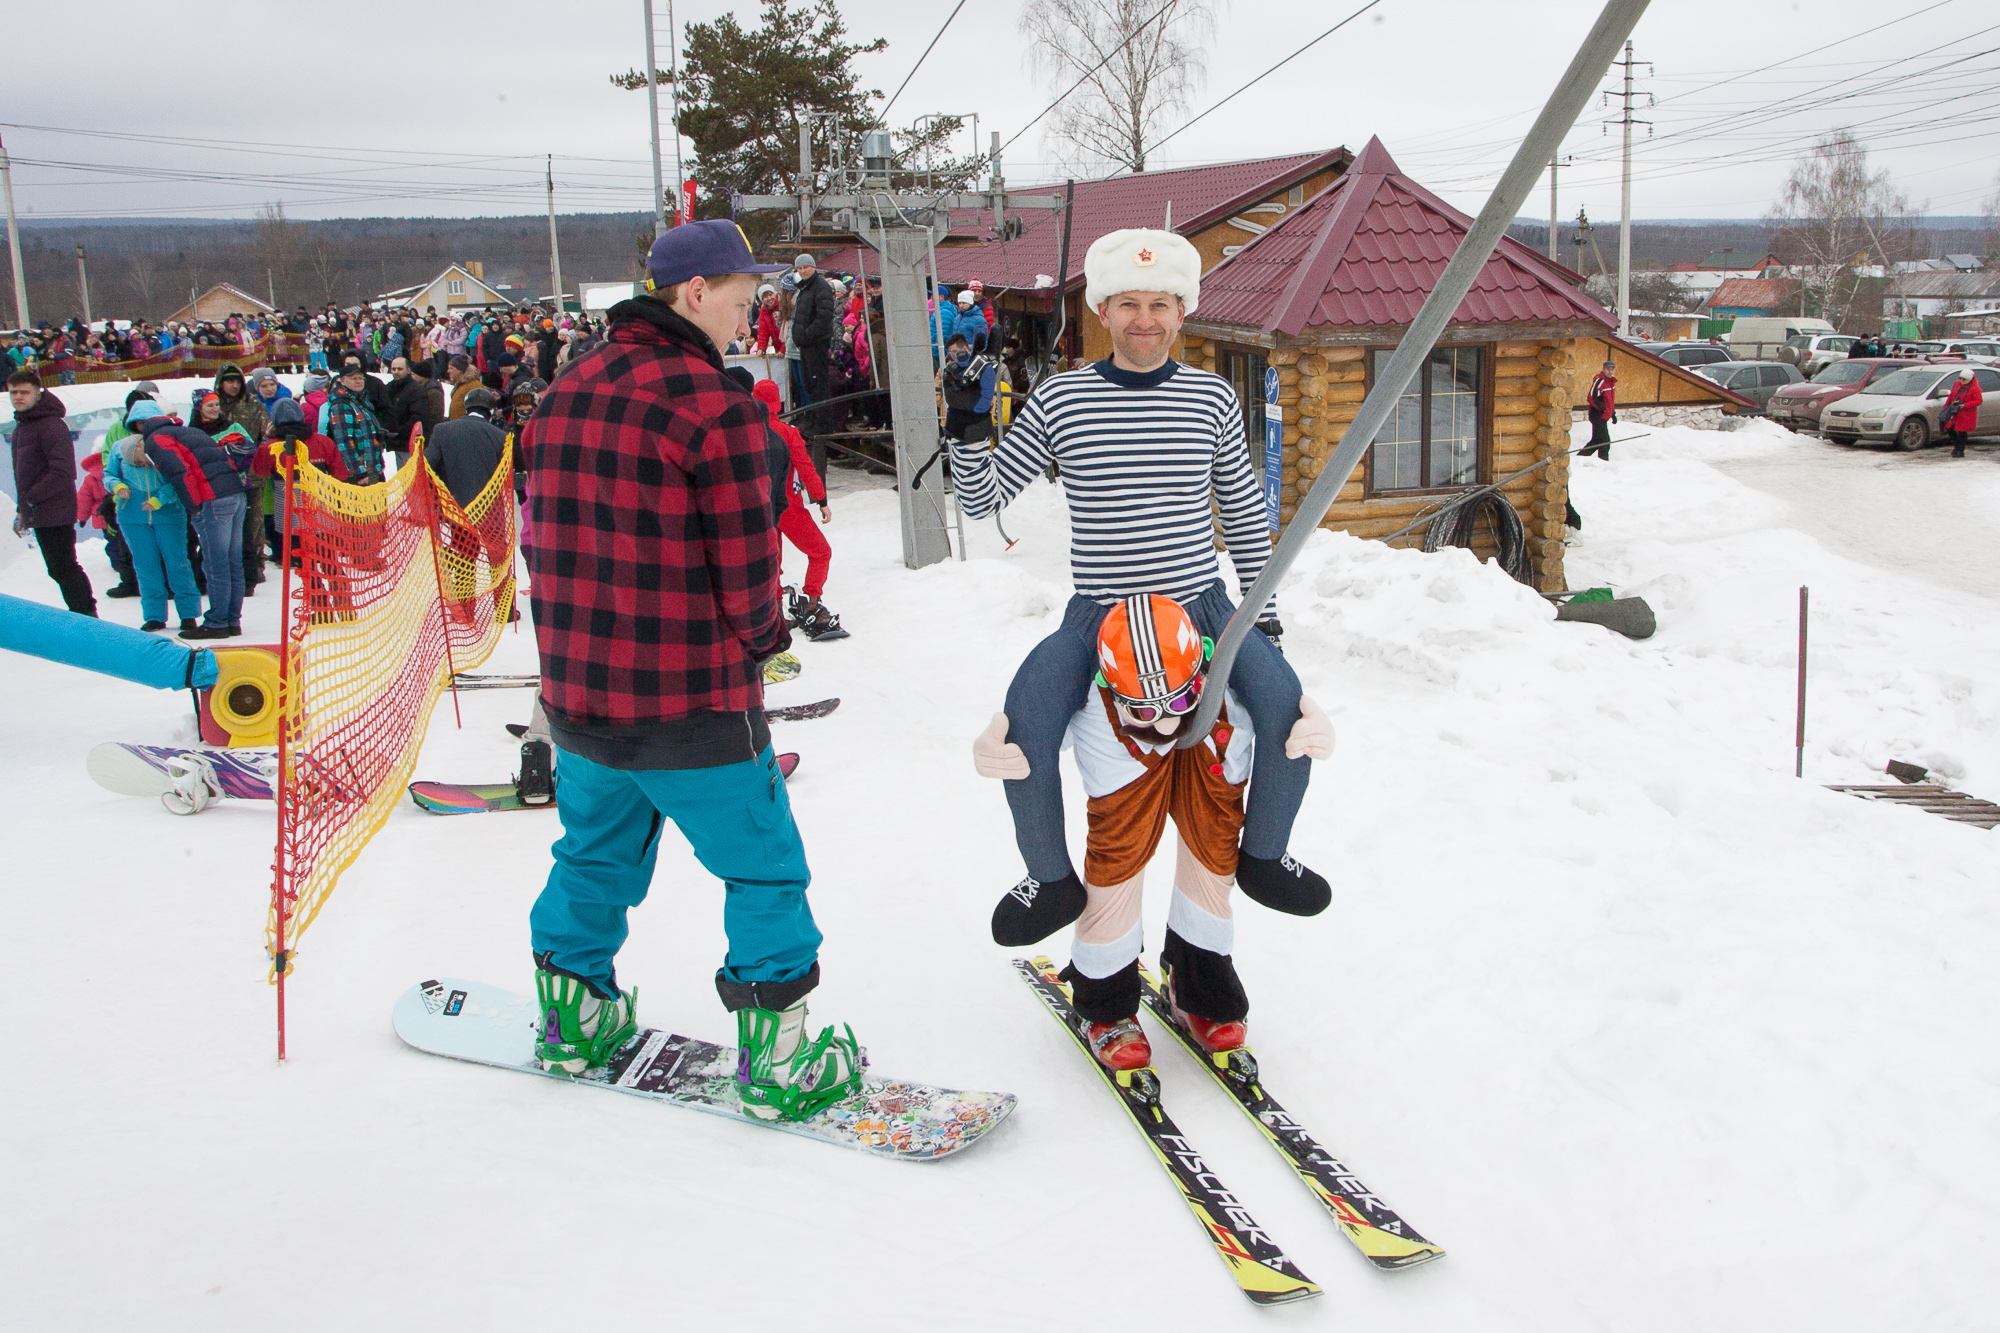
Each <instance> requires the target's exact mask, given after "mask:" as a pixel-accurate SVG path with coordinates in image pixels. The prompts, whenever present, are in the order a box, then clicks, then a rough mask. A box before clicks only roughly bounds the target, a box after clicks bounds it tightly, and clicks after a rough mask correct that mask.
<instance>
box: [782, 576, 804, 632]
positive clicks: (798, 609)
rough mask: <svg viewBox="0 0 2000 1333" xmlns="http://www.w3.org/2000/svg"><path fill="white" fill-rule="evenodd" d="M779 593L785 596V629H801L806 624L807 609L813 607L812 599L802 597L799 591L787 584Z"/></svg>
mask: <svg viewBox="0 0 2000 1333" xmlns="http://www.w3.org/2000/svg"><path fill="white" fill-rule="evenodd" d="M778 591H780V592H782V593H783V594H784V595H785V628H786V629H797V628H799V626H800V625H802V624H804V623H805V618H806V608H807V607H808V606H809V605H811V599H810V598H807V597H801V596H800V595H799V590H798V589H797V588H794V587H792V586H791V585H790V584H786V585H785V586H784V587H783V588H780V589H779V590H778Z"/></svg>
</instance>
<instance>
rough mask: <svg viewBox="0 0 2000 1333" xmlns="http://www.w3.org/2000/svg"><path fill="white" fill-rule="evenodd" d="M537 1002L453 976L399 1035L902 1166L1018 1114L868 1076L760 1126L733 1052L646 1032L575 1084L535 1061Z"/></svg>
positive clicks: (955, 1147) (399, 1016) (406, 1014)
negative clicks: (827, 1102)
mask: <svg viewBox="0 0 2000 1333" xmlns="http://www.w3.org/2000/svg"><path fill="white" fill-rule="evenodd" d="M536 1017H537V1015H536V1013H535V1001H534V998H533V997H532V996H527V995H515V994H511V993H510V992H508V991H505V990H502V989H500V988H499V987H497V986H487V985H482V984H481V983H479V982H477V981H460V980H456V979H453V978H450V977H446V978H442V979H439V980H435V981H426V982H423V983H422V984H420V985H416V986H412V987H411V988H410V989H409V990H408V991H406V992H404V994H403V997H402V998H401V999H399V1000H397V1001H396V1009H395V1015H394V1020H395V1024H396V1035H397V1036H398V1037H401V1038H402V1039H403V1040H404V1041H405V1042H407V1043H408V1044H410V1045H411V1046H414V1047H416V1048H417V1049H418V1050H420V1051H424V1052H427V1053H429V1054H431V1055H442V1056H445V1057H447V1058H449V1059H453V1060H467V1061H470V1062H472V1063H474V1064H482V1065H493V1066H495V1067H497V1068H500V1069H513V1070H518V1071H520V1072H521V1073H524V1074H535V1075H539V1076H540V1077H543V1078H559V1079H567V1080H569V1081H570V1082H573V1083H578V1084H581V1085H584V1086H586V1087H599V1088H609V1089H610V1090H612V1091H613V1092H623V1093H629V1094H631V1095H632V1096H635V1097H645V1098H648V1099H649V1100H652V1101H656V1102H665V1103H667V1104H668V1105H670V1106H685V1107H687V1108H689V1109H690V1110H695V1111H706V1112H708V1113H710V1114H712V1115H723V1116H728V1117H730V1118H731V1119H734V1120H741V1121H743V1122H744V1123H745V1124H750V1125H756V1126H759V1127H760V1128H765V1129H775V1130H778V1131H780V1132H782V1133H786V1134H796V1135H799V1136H800V1137H802V1138H808V1139H818V1140H819V1141H820V1142H822V1143H832V1144H837V1145H839V1146H841V1147H845V1148H854V1149H858V1150H859V1151H861V1152H865V1153H869V1154H872V1155H874V1156H877V1157H890V1158H894V1159H896V1160H897V1161H904V1162H934V1161H937V1160H938V1159H940V1158H944V1157H949V1156H951V1155H952V1154H953V1153H956V1152H962V1151H964V1150H965V1149H967V1148H969V1147H971V1146H972V1145H973V1144H975V1143H977V1142H978V1141H979V1140H980V1139H981V1138H983V1137H985V1136H986V1135H987V1134H988V1133H989V1132H991V1131H992V1129H993V1127H994V1126H996V1125H998V1124H999V1123H1000V1122H1001V1121H1003V1120H1005V1119H1006V1118H1007V1117H1008V1115H1009V1114H1010V1113H1012V1111H1013V1110H1014V1095H1013V1094H1012V1093H1010V1092H961V1091H958V1090H956V1089H953V1088H939V1087H933V1086H932V1085H930V1084H927V1083H910V1082H906V1081H904V1080H902V1079H892V1078H883V1077H881V1076H879V1075H877V1074H875V1073H874V1072H872V1071H867V1072H864V1073H863V1075H862V1082H861V1087H860V1089H859V1090H858V1091H857V1092H855V1094H854V1095H853V1096H851V1097H849V1098H847V1099H846V1100H845V1101H841V1102H836V1103H834V1104H833V1105H832V1106H829V1107H827V1108H825V1109H824V1110H822V1111H820V1112H819V1113H818V1114H816V1115H814V1116H812V1117H811V1118H809V1119H806V1120H759V1119H757V1118H756V1117H755V1116H752V1115H750V1114H749V1113H748V1112H746V1111H744V1110H743V1106H742V1103H741V1102H740V1101H739V1100H738V1099H737V1096H736V1048H735V1047H733V1046H718V1045H715V1044H714V1043H713V1042H706V1041H698V1040H696V1039H695V1038H693V1037H682V1036H676V1035H674V1034H672V1033H668V1032H663V1031H661V1030H660V1029H658V1028H644V1029H641V1030H640V1032H639V1033H638V1034H637V1035H636V1036H634V1037H633V1038H632V1040H630V1041H628V1042H626V1043H625V1045H624V1047H623V1048H621V1049H620V1050H619V1052H618V1054H617V1055H615V1056H613V1057H612V1058H611V1062H610V1063H609V1064H607V1065H606V1066H605V1067H604V1068H603V1069H595V1070H591V1071H590V1072H589V1073H586V1074H581V1075H577V1076H574V1077H572V1076H571V1075H568V1074H552V1073H549V1072H548V1071H546V1070H544V1069H543V1068H542V1067H541V1064H540V1062H539V1061H537V1060H536V1059H535V1022H536Z"/></svg>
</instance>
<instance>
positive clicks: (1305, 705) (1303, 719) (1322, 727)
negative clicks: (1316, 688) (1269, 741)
mask: <svg viewBox="0 0 2000 1333" xmlns="http://www.w3.org/2000/svg"><path fill="white" fill-rule="evenodd" d="M1300 755H1311V756H1312V757H1313V758H1314V759H1330V758H1332V757H1333V723H1332V721H1331V720H1329V719H1328V717H1327V715H1326V710H1325V709H1323V708H1321V707H1320V706H1319V704H1318V702H1317V701H1316V700H1314V698H1313V697H1312V696H1311V695H1310V694H1302V695H1300V696H1299V720H1298V721H1297V722H1294V723H1293V724H1292V734H1291V735H1289V736H1287V737H1285V758H1287V759H1297V758H1298V757H1299V756H1300Z"/></svg>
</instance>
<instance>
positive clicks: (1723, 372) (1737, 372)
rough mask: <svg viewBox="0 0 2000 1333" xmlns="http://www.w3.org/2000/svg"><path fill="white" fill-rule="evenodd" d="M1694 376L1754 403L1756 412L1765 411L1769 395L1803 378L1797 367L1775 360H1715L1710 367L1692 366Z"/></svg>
mask: <svg viewBox="0 0 2000 1333" xmlns="http://www.w3.org/2000/svg"><path fill="white" fill-rule="evenodd" d="M1694 373H1695V374H1697V375H1700V376H1701V377H1702V378H1704V379H1711V380H1714V381H1715V382H1716V383H1717V384H1720V385H1721V386H1722V387H1723V388H1725V389H1728V390H1729V391H1730V392H1732V393H1740V394H1742V395H1743V396H1744V397H1745V398H1748V399H1750V400H1752V401H1753V402H1755V403H1756V404H1757V410H1758V411H1759V412H1764V411H1767V410H1768V409H1769V407H1770V405H1771V395H1772V394H1774V393H1776V392H1777V391H1778V390H1780V389H1782V388H1784V387H1785V386H1786V385H1787V384H1797V383H1798V382H1799V381H1800V380H1803V379H1804V378H1805V376H1803V375H1801V374H1799V368H1798V367H1797V366H1788V365H1785V364H1783V363H1782V362H1778V361H1718V362H1716V363H1715V364H1714V365H1712V366H1696V367H1695V368H1694Z"/></svg>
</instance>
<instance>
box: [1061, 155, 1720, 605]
mask: <svg viewBox="0 0 2000 1333" xmlns="http://www.w3.org/2000/svg"><path fill="white" fill-rule="evenodd" d="M1470 226H1471V219H1470V218H1468V217H1467V216H1466V215H1465V214H1463V213H1461V212H1459V211H1458V210H1457V209H1455V208H1453V207H1451V206H1450V205H1449V204H1447V203H1445V202H1444V201H1443V200H1441V199H1440V198H1438V197H1437V196H1436V195H1435V194H1433V193H1431V192H1430V191H1429V190H1427V189H1425V188H1424V187H1423V186H1421V185H1419V184H1417V183H1416V182H1415V181H1414V180H1411V179H1410V178H1409V177H1408V176H1406V175H1404V174H1403V173H1402V171H1401V170H1400V169H1399V168H1398V167H1397V166H1396V163H1395V161H1394V160H1393V159H1392V158H1391V157H1390V156H1389V152H1388V150H1387V149H1386V148H1384V147H1383V146H1382V142H1381V140H1380V139H1370V140H1369V142H1368V146H1367V147H1366V148H1364V149H1363V150H1362V152H1361V154H1360V156H1358V157H1357V158H1355V159H1354V160H1353V162H1352V164H1351V165H1349V166H1348V168H1347V170H1346V171H1345V172H1344V173H1343V174H1342V175H1341V176H1340V177H1339V179H1338V180H1336V181H1335V182H1334V183H1332V184H1331V185H1329V186H1328V187H1327V188H1325V189H1324V190H1322V191H1320V192H1319V193H1318V194H1316V195H1314V196H1312V197H1311V198H1309V199H1308V200H1307V201H1306V202H1305V203H1304V205H1303V206H1301V207H1298V208H1290V209H1287V211H1286V213H1285V214H1284V216H1283V217H1281V218H1279V219H1278V220H1277V221H1276V223H1275V225H1273V226H1272V227H1270V228H1269V229H1268V230H1267V231H1266V232H1265V233H1264V234H1263V235H1261V236H1259V237H1257V238H1256V239H1255V240H1254V241H1253V242H1251V243H1249V244H1247V245H1245V246H1244V247H1243V248H1242V249H1241V250H1239V251H1237V252H1236V253H1235V254H1233V255H1232V256H1230V257H1228V258H1227V259H1225V260H1223V261H1222V263H1220V264H1219V265H1218V266H1217V267H1216V268H1215V269H1214V270H1213V271H1212V272H1210V273H1208V274H1207V275H1206V276H1205V277H1204V278H1203V279H1202V286H1201V300H1200V303H1199V305H1198V307H1197V310H1196V313H1195V314H1194V315H1192V316H1190V317H1189V319H1188V321H1187V324H1186V326H1185V328H1184V330H1183V337H1184V341H1185V354H1186V360H1187V361H1188V362H1189V363H1190V364H1193V365H1197V366H1204V367H1206V368H1207V369H1210V370H1213V371H1216V372H1217V373H1219V374H1222V375H1224V376H1226V377H1227V378H1229V379H1230V380H1231V381H1233V382H1234V383H1235V384H1236V385H1237V393H1238V397H1239V398H1241V399H1242V401H1243V404H1244V412H1245V417H1246V421H1245V426H1246V428H1247V434H1248V438H1250V439H1252V440H1262V439H1263V438H1264V412H1263V408H1264V394H1263V393H1262V392H1261V389H1262V387H1263V385H1264V383H1265V379H1266V371H1267V370H1269V369H1275V370H1276V372H1277V376H1276V381H1277V403H1278V406H1279V408H1280V410H1281V411H1282V413H1283V418H1284V419H1283V435H1282V452H1281V457H1280V459H1279V468H1278V474H1277V475H1276V476H1270V475H1267V479H1266V484H1267V487H1269V486H1271V485H1273V484H1275V489H1276V493H1277V497H1278V505H1279V517H1280V519H1281V520H1289V519H1290V518H1291V515H1292V512H1293V509H1294V508H1295V506H1296V503H1297V500H1298V498H1299V497H1300V496H1302V495H1303V494H1305V492H1306V491H1307V490H1309V489H1311V487H1312V484H1313V481H1314V479H1315V478H1317V477H1318V476H1319V474H1320V470H1321V468H1322V467H1323V466H1324V465H1325V463H1326V460H1327V456H1328V455H1329V454H1331V453H1332V452H1333V449H1334V447H1335V446H1336V445H1338V444H1339V442H1340V438H1341V435H1342V433H1343V432H1344V431H1345V430H1346V429H1347V427H1348V424H1349V423H1350V422H1352V421H1353V420H1354V417H1355V414H1356V412H1357V411H1358V410H1359V408H1360V405H1361V400H1362V399H1363V398H1364V397H1365V396H1366V395H1367V393H1368V390H1369V388H1370V386H1371V385H1372V384H1373V383H1374V379H1375V376H1376V374H1377V373H1378V371H1379V370H1380V369H1381V367H1382V365H1383V363H1384V362H1386V361H1387V359H1388V357H1389V353H1390V352H1391V351H1392V350H1393V349H1394V347H1395V345H1396V343H1397V341H1398V340H1399V339H1400V338H1401V337H1402V336H1403V333H1404V332H1405V331H1406V330H1407V329H1408V327H1409V325H1410V321H1411V320H1412V319H1414V318H1415V316H1416V313H1417V310H1418V308H1419V307H1421V306H1422V304H1423V301H1424V298H1425V296H1427V295H1428V294H1429V292H1430V290H1431V288H1432V287H1433V286H1434V285H1435V283H1436V280H1437V278H1438V275H1439V274H1440V273H1442V272H1443V270H1444V267H1445V264H1446V262H1447V261H1448V260H1449V259H1450V258H1451V255H1452V253H1453V251H1454V250H1455V249H1456V248H1457V246H1458V243H1459V241H1460V240H1461V239H1463V237H1464V235H1465V233H1466V231H1467V230H1468V229H1469V228H1470ZM1093 322H1094V321H1093ZM1614 329H1615V321H1614V320H1613V318H1612V316H1611V315H1610V313H1609V312H1608V311H1606V310H1605V309H1604V308H1603V307H1602V306H1600V305H1598V304H1597V303H1596V302H1595V301H1593V300H1591V299H1590V298H1589V297H1587V296H1585V295H1584V294H1583V293H1582V292H1581V291H1580V290H1578V288H1577V286H1576V285H1575V275H1574V274H1573V273H1570V272H1569V271H1568V270H1567V269H1563V268H1561V267H1559V266H1557V265H1553V264H1551V263H1550V262H1549V261H1548V260H1546V259H1544V258H1543V257H1542V256H1540V255H1538V254H1536V253H1535V252H1534V251H1533V250H1530V249H1529V248H1527V247H1526V246H1524V245H1522V244H1520V243H1519V242H1517V241H1514V240H1509V239H1503V240H1502V241H1501V242H1500V245H1499V247H1498V248H1497V249H1496V250H1495V251H1494V252H1493V255H1492V257H1491V258H1489V259H1488V260H1487V262H1486V266H1485V267H1484V268H1483V269H1482V270H1481V271H1480V273H1479V276H1478V278H1477V279H1476V280H1475V281H1474V282H1473V285H1472V290H1471V291H1470V292H1468V293H1467V294H1466V297H1465V299H1464V301H1463V302H1461V303H1460V305H1459V307H1458V309H1457V311H1455V312H1454V313H1453V315H1452V318H1451V321H1450V323H1449V324H1448V325H1447V326H1446V329H1445V332H1444V335H1443V336H1442V338H1440V340H1439V342H1438V345H1437V348H1436V350H1434V351H1433V352H1432V353H1431V357H1430V361H1429V364H1428V366H1427V367H1426V368H1425V370H1424V371H1423V372H1422V373H1421V374H1420V375H1419V376H1418V377H1417V379H1416V380H1415V381H1413V382H1412V383H1411V384H1410V385H1409V386H1408V388H1407V389H1406V390H1405V391H1404V393H1403V395H1402V398H1401V401H1400V402H1399V404H1398V406H1397V410H1396V412H1395V413H1394V414H1393V415H1392V416H1391V418H1390V420H1389V422H1388V424H1387V425H1385V426H1384V427H1383V430H1382V433H1381V434H1380V435H1379V436H1378V437H1377V438H1376V440H1375V442H1374V445H1373V447H1372V448H1371V449H1370V451H1369V453H1368V455H1367V457H1365V458H1364V460H1363V461H1362V464H1361V466H1360V467H1359V468H1357V469H1356V471H1355V473H1354V475H1353V477H1352V478H1350V479H1349V481H1348V483H1347V485H1346V486H1345V488H1343V489H1342V491H1341V493H1340V496H1339V498H1338V499H1337V500H1336V501H1335V503H1334V505H1333V507H1332V508H1331V509H1330V510H1328V512H1327V516H1326V519H1325V521H1324V526H1326V527H1330V528H1335V529H1341V530H1345V531H1348V532H1351V533H1353V534H1354V535H1356V536H1360V537H1384V536H1388V535H1390V534H1391V533H1394V532H1395V531H1396V530H1398V529H1400V528H1402V527H1404V526H1405V525H1407V524H1409V523H1410V522H1411V521H1412V520H1413V519H1416V518H1418V517H1419V516H1420V515H1422V514H1423V513H1424V512H1426V511H1427V510H1430V509H1433V508H1435V507H1436V506H1437V505H1438V504H1439V502H1440V500H1441V499H1444V498H1447V497H1449V496H1450V495H1452V494H1454V493H1456V492H1459V491H1462V490H1464V489H1466V488H1468V487H1472V486H1477V485H1484V484H1489V483H1494V482H1499V481H1501V480H1502V479H1504V478H1507V477H1508V476H1509V475H1510V474H1513V473H1516V472H1521V471H1522V470H1524V469H1528V468H1531V467H1534V465H1536V464H1541V465H1542V466H1540V467H1539V468H1537V469H1536V470H1533V471H1529V472H1527V473H1526V475H1524V476H1521V477H1519V478H1516V479H1514V480H1511V481H1506V483H1505V484H1504V486H1503V487H1502V490H1501V493H1502V494H1503V495H1504V496H1505V497H1506V499H1507V501H1508V503H1509V504H1510V505H1511V506H1512V507H1513V509H1514V510H1515V512H1516V513H1517V514H1518V515H1519V516H1520V519H1521V523H1522V526H1523V528H1524V530H1525V532H1526V535H1527V538H1528V545H1529V554H1530V559H1531V561H1532V563H1533V573H1534V582H1535V584H1536V586H1538V587H1539V588H1541V589H1542V590H1544V591H1554V590H1556V589H1559V588H1562V587H1563V586H1564V582H1563V578H1564V575H1563V535H1564V526H1563V520H1564V515H1565V511H1566V505H1567V500H1568V495H1569V469H1568V464H1567V454H1568V451H1569V449H1570V422H1571V405H1572V404H1573V403H1575V402H1577V401H1580V400H1581V398H1582V395H1583V391H1584V389H1585V388H1587V387H1588V385H1589V383H1590V379H1591V376H1592V375H1593V374H1594V373H1595V370H1596V365H1595V364H1594V363H1580V362H1579V358H1578V353H1579V351H1584V352H1586V354H1587V355H1592V356H1597V357H1598V359H1599V360H1601V359H1602V358H1601V356H1598V348H1599V347H1600V346H1602V345H1603V344H1602V343H1600V342H1599V341H1598V340H1600V339H1612V337H1613V330H1614ZM1580 341H1581V343H1582V347H1581V348H1580V347H1579V342H1580ZM1620 346H1621V347H1622V346H1623V344H1621V345H1620ZM1635 355H1640V356H1643V355H1644V354H1643V353H1636V352H1635ZM1646 359H1647V361H1648V362H1657V364H1658V365H1665V364H1666V363H1664V362H1659V361H1658V358H1652V357H1648V358H1646ZM1672 369H1673V370H1674V371H1677V372H1678V371H1679V368H1678V367H1673V368H1672ZM1682 374H1683V376H1684V377H1685V378H1686V379H1688V380H1690V381H1696V382H1697V383H1699V384H1703V385H1706V384H1707V382H1706V381H1699V380H1698V378H1697V377H1694V376H1686V375H1685V373H1684V372H1682ZM1682 388H1683V386H1681V385H1680V384H1679V381H1678V380H1675V381H1674V391H1675V392H1680V391H1682ZM1685 391H1686V392H1688V393H1701V392H1703V390H1700V389H1696V388H1693V387H1692V386H1687V387H1686V389H1685ZM1707 392H1708V393H1709V395H1710V398H1709V401H1713V402H1716V403H1719V404H1730V405H1747V404H1743V402H1742V400H1740V399H1737V398H1736V397H1735V395H1733V394H1729V393H1728V392H1726V391H1725V390H1722V389H1720V388H1719V387H1716V386H1713V385H1708V386H1707ZM1624 401H1625V399H1624V396H1623V395H1622V393H1621V397H1620V402H1621V404H1623V402H1624ZM1420 537H1421V533H1419V534H1417V535H1416V537H1413V538H1412V540H1418V539H1420ZM1474 549H1475V550H1479V551H1481V552H1482V554H1487V553H1490V551H1491V549H1492V548H1491V543H1490V541H1488V542H1486V543H1485V544H1484V546H1483V547H1482V544H1481V543H1480V542H1479V541H1475V545H1474Z"/></svg>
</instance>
